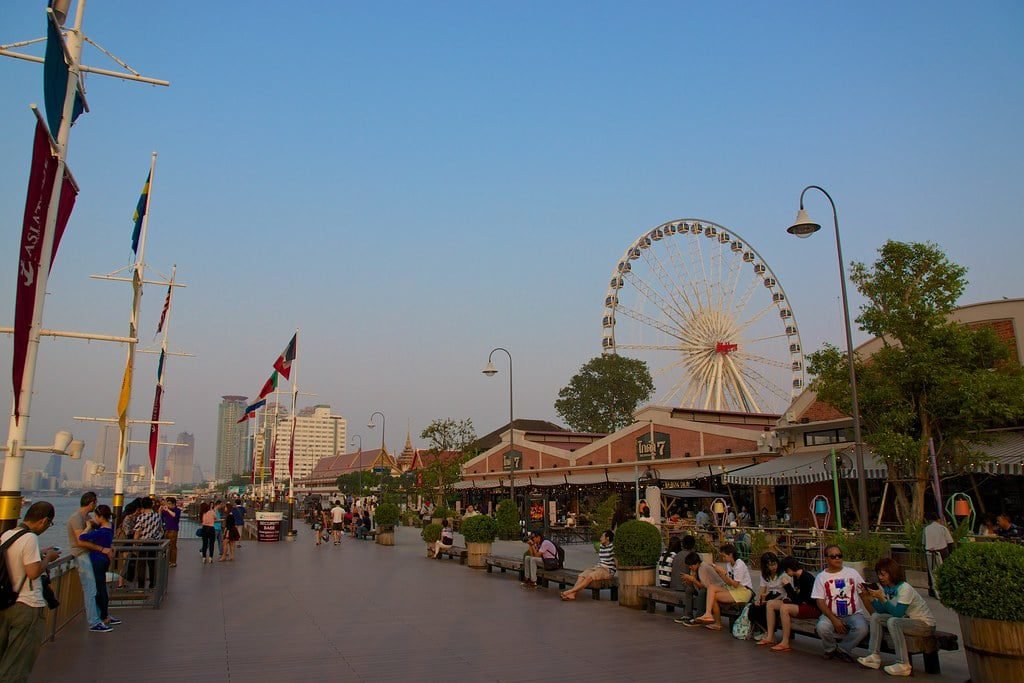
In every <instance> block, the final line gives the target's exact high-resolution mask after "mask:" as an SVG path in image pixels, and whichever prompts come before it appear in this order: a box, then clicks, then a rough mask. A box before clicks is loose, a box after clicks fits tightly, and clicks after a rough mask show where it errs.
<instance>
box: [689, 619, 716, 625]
mask: <svg viewBox="0 0 1024 683" xmlns="http://www.w3.org/2000/svg"><path fill="white" fill-rule="evenodd" d="M693 623H695V624H713V623H715V618H714V617H697V618H695V619H694V620H693Z"/></svg>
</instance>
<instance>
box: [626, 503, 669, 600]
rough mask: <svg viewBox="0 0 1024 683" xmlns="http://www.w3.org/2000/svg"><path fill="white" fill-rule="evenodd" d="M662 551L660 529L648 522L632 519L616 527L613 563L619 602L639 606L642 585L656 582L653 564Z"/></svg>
mask: <svg viewBox="0 0 1024 683" xmlns="http://www.w3.org/2000/svg"><path fill="white" fill-rule="evenodd" d="M660 554H661V532H660V531H658V527H656V526H654V525H653V524H651V523H650V522H641V521H639V520H636V519H633V520H630V521H628V522H624V523H623V524H621V525H620V526H619V528H618V529H616V530H615V564H616V567H617V569H618V571H617V572H616V576H617V577H618V580H619V604H620V605H622V606H623V607H632V608H634V609H640V608H641V607H642V606H643V605H642V602H641V600H640V595H639V594H638V591H639V589H640V587H641V586H653V585H655V580H654V579H655V576H654V567H655V565H656V564H657V563H658V556H659V555H660Z"/></svg>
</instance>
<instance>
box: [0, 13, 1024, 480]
mask: <svg viewBox="0 0 1024 683" xmlns="http://www.w3.org/2000/svg"><path fill="white" fill-rule="evenodd" d="M316 10H317V14H316V21H311V20H310V19H311V17H313V14H312V9H308V10H307V9H305V8H302V7H299V8H294V7H284V6H281V5H280V4H279V3H265V2H256V3H252V4H250V5H249V6H247V7H246V11H245V12H243V13H238V12H237V10H236V9H235V8H233V7H232V6H220V5H216V4H214V5H209V6H207V5H206V4H204V5H202V6H198V5H197V6H184V7H180V6H177V5H153V6H150V5H144V6H139V7H137V8H133V11H132V12H131V13H125V12H124V11H123V9H122V8H118V7H114V6H112V5H110V4H106V3H92V4H90V5H89V9H88V13H87V16H86V22H85V31H86V33H87V34H88V35H89V36H90V37H92V38H94V39H95V40H96V41H97V42H99V43H100V44H102V45H104V46H105V47H107V48H108V49H110V50H111V51H113V52H114V53H116V54H117V55H118V56H120V57H122V58H123V59H125V60H126V61H127V62H128V63H129V64H131V65H132V66H133V67H134V68H137V69H139V70H140V71H142V72H143V73H145V74H147V75H152V76H156V77H162V78H167V79H168V80H170V81H171V87H170V88H167V89H163V88H152V87H148V86H139V85H136V84H126V83H119V82H116V81H113V80H111V79H106V78H102V77H98V76H89V77H88V79H87V86H88V98H89V104H90V107H91V112H90V113H88V114H86V115H84V116H83V117H82V118H81V119H79V121H78V123H77V124H76V125H75V128H74V130H73V132H72V135H71V142H70V145H69V165H70V168H71V170H72V172H73V173H74V174H75V176H76V178H77V180H78V182H79V184H80V186H81V194H80V196H79V199H78V203H77V205H76V208H75V213H74V214H73V215H72V218H71V221H70V223H69V226H68V229H67V233H66V235H65V237H64V241H63V242H62V246H61V251H60V253H59V254H58V256H57V259H56V261H55V264H54V268H53V273H52V277H51V279H50V281H49V283H48V287H47V289H48V292H49V296H48V298H47V302H46V310H45V313H44V319H43V325H44V327H47V328H56V329H71V330H80V331H90V332H98V333H104V334H118V335H124V334H125V333H126V332H127V315H128V310H129V307H130V306H129V304H130V292H129V288H128V287H127V286H124V285H122V284H112V283H105V282H95V281H91V280H89V279H88V277H89V275H91V274H97V273H109V272H112V271H114V270H115V269H117V268H118V267H120V266H123V265H125V264H126V263H127V262H128V260H129V259H130V257H131V251H130V248H129V235H130V232H131V227H132V223H131V216H132V211H133V209H134V207H135V203H136V201H137V199H138V195H139V191H140V189H141V186H142V182H143V180H144V178H145V175H146V171H147V169H148V162H149V154H150V152H152V151H154V150H155V151H157V152H158V153H159V155H160V156H159V159H158V161H157V167H156V173H155V177H154V183H153V188H152V197H153V204H152V207H151V213H150V227H149V230H150V232H149V243H148V246H147V261H148V262H149V263H150V265H151V266H152V268H153V270H152V271H149V272H151V273H153V274H154V276H155V275H157V274H164V275H166V274H169V272H170V270H171V267H172V266H173V265H174V264H177V266H178V278H179V280H180V282H182V283H185V284H187V285H188V286H187V287H186V288H183V289H181V290H178V291H177V292H176V294H175V299H174V316H173V324H172V327H171V330H170V342H169V343H170V347H171V350H186V351H188V352H191V353H195V354H196V357H195V358H177V357H173V358H170V359H169V361H168V367H167V369H166V381H165V392H166V393H165V398H164V404H163V411H162V418H163V419H166V420H169V421H173V422H174V423H175V424H174V425H173V426H170V425H169V426H166V427H163V428H162V429H161V433H162V434H163V435H164V436H165V437H166V436H167V435H169V434H172V433H176V432H179V431H186V432H189V433H192V434H194V435H195V441H196V444H197V449H196V460H195V464H197V465H202V466H203V468H204V469H205V470H206V471H207V472H209V471H212V468H213V465H214V457H213V456H214V453H215V449H216V446H215V444H216V421H215V419H214V418H213V417H212V416H213V414H214V407H215V406H216V405H217V404H218V402H219V400H220V397H221V396H223V395H228V394H237V395H245V396H247V397H248V398H252V397H254V396H255V394H256V393H257V392H258V390H259V388H260V387H261V386H262V384H263V382H264V381H265V380H266V378H267V376H269V374H270V372H271V371H272V368H271V366H272V363H273V362H274V360H275V359H276V358H277V356H278V355H279V354H280V352H281V350H282V348H283V347H284V345H285V344H286V343H287V341H288V339H289V338H291V335H292V334H294V332H295V330H296V329H301V334H300V336H299V345H298V360H297V364H296V372H297V377H298V381H299V386H300V389H301V391H302V392H303V394H300V408H301V407H308V406H310V405H315V404H319V403H323V404H330V405H332V406H334V408H335V410H336V411H337V412H338V413H339V414H341V415H344V416H345V417H346V418H347V419H348V420H349V422H350V425H349V432H350V435H354V434H359V435H360V436H361V437H362V441H363V445H364V447H365V448H371V447H378V446H379V442H380V436H381V434H380V430H381V428H382V425H380V424H379V423H378V425H377V427H376V429H373V430H371V429H369V428H366V427H365V424H366V422H367V421H368V418H369V415H370V414H371V413H372V412H374V411H378V410H379V411H381V412H382V413H384V414H385V415H386V416H387V434H386V436H387V437H388V438H387V441H388V448H389V450H396V447H397V446H400V445H401V444H402V443H403V441H404V438H405V431H406V425H407V424H411V425H412V436H413V440H414V443H416V444H417V445H424V444H423V441H422V440H421V439H419V438H418V435H419V431H420V430H421V429H422V428H423V427H424V426H426V425H427V424H428V423H429V422H430V421H431V420H432V419H435V418H443V417H452V418H456V419H463V418H471V419H472V420H473V422H474V425H475V426H476V428H477V432H478V433H486V432H487V431H490V429H491V428H493V427H494V426H496V425H500V424H504V423H505V422H507V421H508V408H509V406H508V392H507V389H508V385H507V375H506V374H505V373H506V372H507V371H508V366H507V363H505V362H504V360H503V359H501V358H499V359H496V361H495V364H496V366H497V367H498V372H499V376H498V377H495V378H491V379H488V378H487V377H484V376H483V375H481V374H480V369H481V368H482V367H483V365H484V364H485V362H486V360H487V352H488V351H489V350H490V349H491V348H493V347H495V346H503V347H505V348H508V349H509V350H510V351H511V353H512V355H513V357H514V363H515V417H516V418H535V419H549V420H555V421H558V422H561V421H560V420H558V418H557V415H556V413H555V411H554V408H553V404H554V400H555V398H556V395H557V392H558V390H559V389H560V388H561V387H562V386H564V385H565V384H566V383H567V382H568V380H569V378H570V377H571V376H572V374H573V373H575V372H576V370H577V369H578V368H579V366H580V365H582V364H583V363H584V362H586V361H587V360H588V359H590V358H592V357H593V356H596V355H598V354H599V353H600V352H601V338H602V337H601V335H602V330H601V315H602V301H603V299H604V296H605V291H606V288H607V286H608V278H609V274H610V272H611V270H612V268H613V267H614V266H615V264H616V262H617V261H618V260H619V259H620V257H621V255H622V252H623V249H625V248H626V247H627V246H628V245H629V244H630V243H632V242H633V241H634V240H635V239H636V238H637V237H638V236H640V235H641V234H642V233H644V232H645V231H647V230H650V229H652V228H654V227H656V226H657V225H660V224H661V223H663V222H665V221H667V220H671V219H681V218H706V219H708V220H712V221H715V222H717V223H720V224H721V225H723V226H725V227H726V228H728V229H730V230H734V231H735V232H737V233H738V234H741V235H742V236H743V237H744V239H745V240H749V243H750V244H751V245H752V246H754V247H756V249H757V250H758V251H759V252H760V253H761V254H762V255H763V256H764V258H765V260H766V261H767V262H768V263H769V264H770V265H771V267H772V270H773V271H774V272H775V273H776V274H777V275H778V277H779V279H780V281H781V282H782V283H783V284H784V286H785V288H786V293H787V295H788V298H789V302H790V304H791V305H792V307H793V310H794V311H795V314H796V317H797V318H798V319H799V321H800V326H801V330H802V333H803V345H804V347H805V349H807V350H808V351H811V350H815V349H817V348H819V347H820V346H821V344H822V342H824V341H831V342H833V343H838V344H840V345H841V344H842V339H843V336H842V335H843V328H842V318H841V313H840V309H839V306H838V301H837V300H838V297H839V291H838V281H837V272H836V263H835V246H834V243H833V242H832V238H831V235H830V234H828V233H829V231H828V230H825V231H822V234H819V235H817V236H816V237H815V238H814V239H811V240H807V241H799V240H796V239H794V238H792V237H790V236H788V235H786V233H785V228H786V226H788V225H789V224H790V222H791V221H792V219H793V215H794V214H795V211H796V208H797V199H798V195H799V192H800V190H801V189H802V188H803V187H804V186H805V185H807V184H810V183H817V184H821V185H823V186H824V187H826V189H828V190H829V192H830V193H831V194H832V196H833V197H834V198H835V200H836V202H837V205H838V211H839V217H840V221H841V226H842V230H843V239H844V244H843V246H844V251H845V254H846V257H847V261H854V260H856V261H866V262H871V261H873V260H874V258H875V250H876V249H877V248H878V247H880V246H881V244H882V243H883V242H884V240H885V239H888V238H890V237H891V238H896V239H902V240H908V241H909V240H915V241H923V240H932V241H935V242H938V243H939V244H940V245H941V246H942V247H943V248H944V249H946V251H947V253H948V254H949V256H950V258H952V259H953V260H954V261H957V262H959V263H961V264H963V265H965V266H967V267H968V268H969V272H968V279H969V280H970V285H969V287H968V290H967V292H966V293H965V295H964V297H963V298H962V299H961V302H960V303H961V304H966V303H972V302H979V301H985V300H998V299H1001V298H1003V297H1010V298H1015V297H1019V296H1022V295H1024V288H1022V287H1021V280H1020V277H1019V275H1017V268H1016V262H1015V258H1016V253H1017V251H1018V250H1017V249H1013V248H1006V247H1007V245H1009V246H1010V247H1012V244H1019V237H1017V236H1016V229H1017V227H1018V225H1019V223H1020V220H1021V218H1022V213H1021V210H1020V208H1019V206H1018V202H1017V201H1016V200H1014V199H1013V197H1014V196H1016V192H1015V189H1016V179H1017V178H1019V177H1020V176H1021V171H1022V170H1024V168H1022V166H1024V153H1022V152H1024V141H1022V138H1021V135H1020V133H1019V131H1018V124H1017V122H1018V121H1019V120H1021V118H1022V117H1024V93H1022V92H1021V88H1020V87H1019V86H1017V87H1014V86H1012V83H1014V82H1018V81H1019V78H1018V76H1017V75H1018V74H1019V72H1020V70H1021V67H1022V66H1024V47H1022V46H1021V45H1020V41H1019V40H1018V39H1017V37H1018V36H1017V30H1016V28H1017V27H1019V26H1020V25H1021V23H1022V20H1024V8H1022V7H1020V6H1019V5H1018V4H1014V3H992V4H986V5H983V6H971V7H968V6H963V5H960V4H956V3H951V2H940V3H924V2H909V3H903V4H900V5H898V6H891V5H889V4H886V3H878V2H875V3H861V4H858V5H856V6H821V5H820V4H814V3H796V2H794V3H785V4H781V5H773V6H764V7H746V6H741V5H735V6H716V7H691V6H685V5H678V4H676V3H652V4H650V5H646V6H643V7H625V6H616V5H613V4H610V3H596V4H592V3H588V4H586V5H584V4H582V3H567V4H565V5H561V6H556V7H548V6H546V5H543V4H539V3H535V4H525V5H520V6H515V7H479V6H476V5H473V4H470V3H465V4H459V3H456V4H453V5H449V6H444V7H433V6H419V5H416V4H414V3H399V4H396V5H392V6H389V7H387V8H376V7H369V6H366V7H360V6H346V5H344V4H342V5H333V4H328V5H323V6H317V8H316ZM229 26H230V27H231V29H230V30H228V29H227V27H229ZM44 30H45V23H44V15H43V8H42V3H16V4H13V5H12V6H10V7H8V8H5V13H4V22H3V27H2V28H0V42H3V43H9V42H14V41H17V40H23V39H30V38H34V37H38V36H40V35H43V33H44ZM271 34H273V35H275V36H283V37H287V38H288V39H289V40H292V41H297V42H299V44H300V45H301V46H302V48H301V49H300V50H297V51H294V52H293V51H291V50H280V51H278V52H274V53H273V54H267V55H261V56H260V57H259V59H258V66H257V68H254V69H247V68H246V69H243V68H242V67H241V66H239V64H240V62H241V59H242V58H243V56H246V55H249V54H250V53H251V43H250V42H249V37H250V36H252V35H261V36H268V35H271ZM797 40H799V41H801V42H800V44H796V43H795V42H793V41H797ZM182 44H188V45H189V46H190V50H189V51H188V52H187V53H185V52H183V51H182V50H181V49H180V46H181V45H182ZM382 45H386V46H387V47H386V49H382V47H381V46H382ZM38 52H41V50H39V51H38ZM86 62H87V63H90V64H94V65H99V66H104V67H105V66H108V63H106V62H105V58H104V57H103V55H102V54H101V53H99V52H98V51H96V50H94V49H92V48H91V47H89V48H87V49H86ZM326 74H329V77H327V76H325V75H326ZM0 79H2V80H0V82H2V83H4V86H5V87H4V97H3V98H0V120H3V121H4V126H3V127H2V128H0V177H2V178H3V180H4V182H2V183H0V206H3V207H4V209H3V211H2V213H0V253H2V254H7V255H11V254H13V253H14V252H15V250H16V248H17V247H16V245H17V240H18V236H19V234H20V225H21V219H22V212H23V208H24V199H25V196H24V192H25V184H26V180H27V175H28V157H29V152H30V146H31V127H32V125H33V117H32V115H31V113H30V112H29V110H28V104H29V103H30V102H38V103H41V101H42V86H41V83H42V68H41V66H39V65H36V64H30V63H27V62H18V61H15V60H10V59H2V60H0ZM807 208H808V210H809V212H810V213H811V215H812V216H814V217H815V218H816V220H818V221H820V222H822V223H823V224H824V225H825V226H826V228H830V227H831V224H830V221H829V220H828V219H829V216H828V214H829V212H830V209H829V207H828V205H827V202H825V201H824V200H822V199H821V198H819V197H809V198H808V202H807ZM15 267H16V263H15V261H14V259H13V258H11V257H8V258H6V259H3V260H0V282H6V283H8V284H7V285H6V286H5V287H4V289H3V292H4V294H5V295H4V296H0V321H2V322H0V325H10V321H11V320H12V319H13V309H14V301H13V295H12V293H13V287H12V286H11V285H12V283H13V282H14V278H15ZM852 294H854V296H853V299H852V304H853V305H854V307H856V306H857V305H858V304H859V303H860V299H859V297H858V296H856V294H855V293H852ZM162 302H163V292H162V291H161V288H159V287H153V288H148V289H147V290H146V293H145V296H144V297H143V304H142V319H141V324H140V330H141V332H140V346H141V345H147V344H151V343H152V342H153V341H154V338H155V337H154V334H155V329H156V322H157V319H158V317H159V313H160V307H161V304H162ZM864 339H865V335H863V334H861V333H855V341H863V340H864ZM39 359H40V365H39V373H38V375H37V381H36V386H35V396H34V398H33V404H32V413H31V422H30V440H31V441H32V442H33V443H48V442H49V441H50V440H52V436H53V433H54V432H55V431H56V430H57V429H68V430H70V431H72V432H74V433H75V434H76V436H78V437H79V438H83V437H84V438H85V440H86V451H85V455H83V459H90V460H96V453H97V449H98V448H100V444H99V443H97V441H98V440H97V439H95V438H94V435H95V434H98V432H97V431H96V429H95V428H94V427H93V426H92V425H89V424H83V423H76V422H75V421H74V420H73V416H75V415H96V416H106V417H108V418H109V417H113V416H114V409H115V405H116V402H117V396H118V391H119V388H120V381H121V374H122V371H123V362H124V349H123V348H122V347H121V346H120V345H115V344H107V343H90V344H85V343H83V342H79V341H74V340H53V339H44V340H43V341H42V343H41V347H40V354H39ZM10 361H11V342H10V338H9V337H8V336H6V335H4V336H0V365H2V366H3V367H10ZM155 363H156V359H155V357H153V356H141V355H140V356H139V357H138V359H137V364H136V372H135V377H136V379H135V387H134V394H133V401H132V404H131V415H132V417H133V418H139V419H143V418H145V417H146V416H148V415H149V413H150V410H151V401H152V393H153V387H152V384H153V382H154V381H155V374H156V372H155ZM8 374H9V373H8ZM287 389H288V387H287V385H286V383H285V382H282V391H286V390H287ZM307 392H308V393H310V394H316V396H306V395H305V393H307ZM0 402H2V403H3V404H4V405H7V406H9V405H10V403H11V389H10V382H9V381H7V382H3V383H0ZM141 433H142V431H141V429H140V428H138V427H137V428H136V434H135V436H136V438H139V435H140V434H141ZM144 451H145V449H144V447H133V449H132V451H131V453H132V464H133V465H134V464H139V463H146V467H147V468H148V460H147V459H146V458H145V456H144V455H143V454H144ZM45 463H46V460H45V459H44V457H43V456H36V455H32V456H30V457H29V462H27V463H26V468H27V469H42V468H43V466H44V465H45ZM78 467H79V466H78V465H77V464H75V463H70V462H65V463H64V466H63V471H64V472H65V473H68V472H74V471H76V468H78ZM108 471H109V468H108Z"/></svg>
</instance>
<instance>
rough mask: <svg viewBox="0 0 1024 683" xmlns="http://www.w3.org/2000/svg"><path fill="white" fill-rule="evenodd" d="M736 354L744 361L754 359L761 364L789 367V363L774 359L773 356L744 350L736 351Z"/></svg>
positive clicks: (786, 368) (785, 368)
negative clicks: (769, 356)
mask: <svg viewBox="0 0 1024 683" xmlns="http://www.w3.org/2000/svg"><path fill="white" fill-rule="evenodd" d="M736 356H737V357H738V358H742V359H743V360H746V361H750V360H752V361H756V362H758V363H760V364H762V365H770V366H772V367H775V368H782V369H784V370H789V369H790V363H783V362H782V361H780V360H775V359H774V358H765V357H764V356H758V355H756V354H753V353H747V352H745V351H737V352H736Z"/></svg>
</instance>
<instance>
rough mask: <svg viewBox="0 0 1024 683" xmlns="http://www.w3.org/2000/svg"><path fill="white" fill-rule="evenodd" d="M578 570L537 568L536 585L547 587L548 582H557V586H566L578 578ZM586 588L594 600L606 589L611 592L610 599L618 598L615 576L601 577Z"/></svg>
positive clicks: (617, 585) (599, 597)
mask: <svg viewBox="0 0 1024 683" xmlns="http://www.w3.org/2000/svg"><path fill="white" fill-rule="evenodd" d="M579 575H580V572H579V571H578V570H576V569H543V568H540V569H538V570H537V585H539V586H543V587H544V588H547V586H548V584H549V583H557V584H558V587H559V588H568V587H570V586H572V585H573V584H575V583H576V579H578V578H579ZM586 590H588V591H590V595H591V597H593V598H594V600H600V599H601V591H603V590H607V591H610V592H611V599H612V600H618V599H619V584H618V581H616V580H615V577H612V578H611V579H603V580H601V581H593V582H591V584H590V585H589V586H587V588H586Z"/></svg>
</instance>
